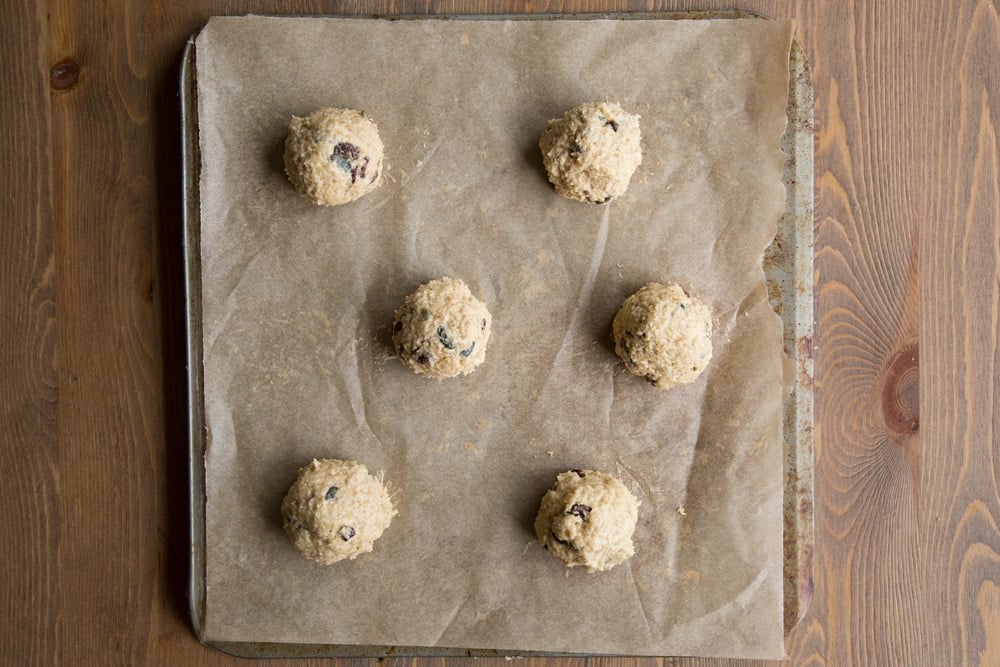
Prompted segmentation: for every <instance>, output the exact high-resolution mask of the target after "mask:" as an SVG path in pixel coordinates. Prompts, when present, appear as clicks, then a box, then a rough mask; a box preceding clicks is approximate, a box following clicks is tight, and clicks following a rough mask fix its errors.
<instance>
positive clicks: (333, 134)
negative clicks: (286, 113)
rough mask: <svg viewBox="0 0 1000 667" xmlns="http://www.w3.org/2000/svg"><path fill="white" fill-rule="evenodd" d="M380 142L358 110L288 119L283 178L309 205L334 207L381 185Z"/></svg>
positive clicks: (363, 115) (342, 110) (371, 124)
mask: <svg viewBox="0 0 1000 667" xmlns="http://www.w3.org/2000/svg"><path fill="white" fill-rule="evenodd" d="M382 150H383V149H382V140H381V139H380V138H379V136H378V127H376V126H375V123H374V122H373V121H372V120H371V119H370V118H368V116H366V115H365V114H364V112H362V111H354V110H353V109H320V110H318V111H314V112H312V113H311V114H309V115H308V116H306V117H305V118H299V117H297V116H293V117H292V122H291V123H290V124H289V127H288V138H287V139H286V140H285V173H286V174H287V175H288V180H290V181H291V182H292V185H294V186H295V189H296V190H298V191H299V193H300V194H302V195H305V196H306V197H308V198H309V199H310V200H312V202H313V203H315V204H323V205H326V206H337V205H338V204H346V203H348V202H351V201H354V200H355V199H358V198H359V197H362V196H364V195H366V194H368V193H369V192H371V191H372V190H374V189H375V188H376V187H378V185H379V183H381V180H380V177H381V175H382Z"/></svg>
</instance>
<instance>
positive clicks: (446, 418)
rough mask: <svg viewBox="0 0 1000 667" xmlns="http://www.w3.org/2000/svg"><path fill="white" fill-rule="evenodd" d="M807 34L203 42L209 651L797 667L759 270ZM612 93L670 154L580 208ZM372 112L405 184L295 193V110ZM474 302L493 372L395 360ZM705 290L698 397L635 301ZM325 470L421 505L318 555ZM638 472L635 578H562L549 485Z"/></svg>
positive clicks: (255, 36) (437, 26)
mask: <svg viewBox="0 0 1000 667" xmlns="http://www.w3.org/2000/svg"><path fill="white" fill-rule="evenodd" d="M790 33H791V24H790V23H789V22H782V21H764V20H700V21H661V20H567V21H553V20H537V21H503V20H482V21H472V20H448V21H444V20H419V21H418V20H403V21H385V20H359V19H316V18H307V19H279V18H222V19H212V20H211V21H210V22H209V24H208V26H207V27H206V28H205V29H204V30H203V32H202V33H201V34H200V36H199V37H198V40H197V45H196V63H197V78H198V105H199V107H198V108H199V119H200V120H199V122H200V137H201V150H202V171H201V215H202V219H201V224H202V227H201V261H202V289H203V294H202V298H203V306H204V311H203V321H204V379H205V410H206V418H207V430H208V436H209V437H208V446H207V455H206V457H205V465H206V478H207V603H206V604H207V606H206V619H205V624H204V633H205V637H206V638H207V639H209V640H232V641H255V642H295V643H329V644H363V645H364V644H372V645H397V646H441V647H462V648H497V649H502V650H505V651H511V652H517V651H529V650H538V651H567V652H582V653H620V654H638V655H643V654H656V655H670V654H678V655H713V656H744V657H780V656H782V655H783V652H784V649H783V640H782V488H783V485H782V470H783V468H782V438H781V401H782V363H781V355H782V339H781V325H780V322H779V320H778V318H777V317H776V316H775V314H774V313H773V312H771V309H770V308H769V306H768V300H767V294H766V291H765V287H764V284H763V279H762V272H761V255H762V250H763V249H764V247H765V246H767V245H768V243H769V241H770V240H771V238H772V236H773V234H774V232H775V229H776V222H777V220H778V218H779V216H780V215H781V212H782V210H783V208H784V199H785V190H784V187H783V185H782V181H781V174H782V165H783V161H784V156H783V155H782V153H781V152H780V151H779V148H778V144H779V138H780V136H781V134H782V131H783V129H784V126H785V105H786V99H787V81H788V73H787V63H788V52H789V43H790ZM601 99H607V100H611V101H616V102H619V103H620V104H621V105H622V106H624V107H625V108H626V109H628V110H630V111H632V112H637V113H639V114H641V116H642V120H641V127H642V143H643V162H642V165H641V166H640V167H639V169H638V171H637V172H636V174H635V176H634V177H633V179H632V183H631V185H630V187H629V189H628V192H627V193H626V194H625V196H624V197H623V198H622V199H620V200H616V201H614V202H612V203H611V204H608V205H606V206H600V205H591V204H583V203H579V202H575V201H569V200H564V199H561V198H559V197H558V196H556V194H555V193H554V191H553V189H552V187H551V186H550V185H549V184H548V183H547V181H546V178H545V175H544V171H543V168H542V165H541V159H540V156H539V151H538V148H537V142H538V138H539V135H540V133H541V131H542V128H543V127H544V125H545V121H546V120H547V119H549V118H555V117H557V116H560V115H562V113H563V112H564V111H565V110H566V109H568V108H570V107H572V106H574V105H576V104H580V103H582V102H588V101H592V100H601ZM323 106H341V107H352V108H356V109H363V110H364V111H366V112H367V113H368V114H369V115H370V116H371V117H372V118H373V119H375V120H376V121H377V123H378V126H379V130H380V132H381V135H382V139H383V141H384V142H385V146H386V156H387V158H386V159H387V163H388V170H387V172H386V174H385V182H384V183H383V185H382V186H381V187H380V188H379V189H378V190H377V191H375V192H374V193H372V194H371V195H370V196H369V197H367V198H366V199H364V200H361V201H357V202H354V203H352V204H348V205H346V206H340V207H336V208H326V207H319V206H316V205H314V204H312V203H310V202H309V201H307V200H306V199H304V198H303V197H301V196H299V195H298V194H296V193H295V192H294V191H293V189H292V187H291V186H290V185H289V183H288V181H287V179H286V178H285V175H284V174H283V173H282V160H281V156H282V145H283V141H284V138H285V133H286V130H287V126H288V121H289V119H290V118H291V116H292V115H293V114H297V115H304V114H306V113H308V112H310V111H312V110H314V109H316V108H318V107H323ZM440 276H453V277H457V278H462V279H463V280H465V281H466V282H467V283H468V284H469V285H470V287H471V288H472V291H473V293H474V294H476V295H477V296H478V297H480V298H481V299H483V300H484V301H485V302H486V304H487V305H488V307H489V308H490V310H491V312H492V313H493V318H494V319H493V322H494V324H493V335H492V337H491V339H490V342H489V351H488V353H487V360H486V363H485V364H484V365H483V366H481V367H480V368H479V370H477V371H476V372H475V373H474V374H473V375H471V376H468V377H464V378H460V379H451V380H446V381H443V382H437V381H434V380H428V379H424V378H420V377H417V376H416V375H414V374H413V373H411V372H410V371H408V370H406V369H405V368H404V367H403V366H402V365H401V364H400V363H399V362H398V361H396V360H395V359H394V358H393V351H392V349H391V346H390V333H391V332H390V327H391V325H392V320H393V310H394V309H395V308H396V306H397V305H398V304H399V303H400V302H401V301H402V299H403V297H404V296H405V295H406V294H407V293H409V292H410V291H412V290H413V289H414V288H415V287H416V286H417V285H419V284H420V283H422V282H425V281H427V280H429V279H433V278H437V277H440ZM668 280H672V281H677V282H679V283H681V284H682V285H684V286H686V287H687V288H688V289H689V290H690V291H691V292H692V293H694V294H696V295H698V296H700V297H701V298H702V299H704V300H705V301H706V302H707V303H708V304H710V306H711V307H712V309H713V312H714V314H715V317H716V323H717V331H716V334H715V336H714V344H715V358H714V360H713V361H712V363H711V365H710V367H709V368H708V370H707V371H706V373H705V374H704V375H703V376H702V378H700V379H699V380H698V381H697V382H695V383H694V384H691V385H688V386H684V387H679V388H676V389H671V390H667V391H663V390H658V389H656V388H654V387H652V386H651V385H649V384H648V383H646V382H645V381H643V380H641V379H639V378H636V377H633V376H631V375H629V374H628V373H627V372H626V371H625V369H624V368H623V366H622V364H621V363H620V362H619V361H618V359H617V357H616V356H615V354H614V351H613V344H612V341H611V321H612V318H613V317H614V314H615V312H616V310H617V309H618V307H619V306H620V304H621V303H622V301H623V300H624V299H625V297H627V296H628V295H629V294H630V293H632V292H633V291H634V290H636V289H637V288H639V287H640V286H642V285H643V284H645V283H647V282H649V281H668ZM313 457H337V458H345V459H357V460H359V461H362V462H364V463H366V464H367V465H368V466H369V468H370V469H372V470H375V471H384V473H385V479H386V480H387V481H388V482H389V483H390V484H391V487H392V489H393V490H394V493H395V496H394V497H395V502H396V505H397V507H398V509H399V515H398V516H397V517H396V518H395V519H394V520H393V522H392V525H391V526H390V528H389V530H388V531H387V532H386V533H385V534H384V535H383V536H382V538H381V539H380V540H379V541H378V542H377V543H376V545H375V551H374V552H373V553H371V554H367V555H365V556H362V557H359V558H358V559H357V560H355V561H351V562H342V563H337V564H335V565H333V566H330V567H324V566H321V565H317V564H314V563H311V562H308V561H306V560H305V559H303V558H302V557H301V556H299V555H298V553H296V552H295V550H294V549H293V548H292V547H291V545H290V543H289V541H288V540H287V539H286V537H285V535H284V533H283V532H282V529H281V518H280V512H279V508H280V505H281V499H282V497H283V496H284V493H285V491H286V489H287V488H288V486H289V485H290V484H291V483H292V481H293V480H294V479H295V475H296V470H297V469H298V468H299V467H300V466H302V465H305V464H307V463H308V462H309V461H310V460H311V459H312V458H313ZM569 468H594V469H600V470H604V471H609V472H613V473H615V474H617V475H618V476H619V477H620V478H621V479H622V480H623V481H624V482H625V483H626V484H627V485H628V486H629V487H631V488H632V489H633V490H634V491H635V493H636V494H637V495H638V497H639V499H640V501H641V503H642V505H641V507H640V516H639V525H638V527H637V529H636V532H635V537H634V539H635V545H636V555H635V556H634V557H633V558H632V559H631V560H629V561H628V562H627V563H625V564H623V565H620V566H619V567H617V568H615V569H613V570H611V571H609V572H604V573H596V574H590V573H587V572H586V571H584V570H583V569H582V568H574V569H572V570H568V571H567V570H565V568H564V567H563V565H562V563H561V562H560V561H558V560H557V559H556V558H554V557H552V556H551V555H549V554H548V553H547V552H546V551H545V550H544V549H543V548H542V547H541V546H539V545H538V544H537V543H536V542H535V540H534V536H533V532H532V521H533V517H534V514H535V512H536V510H537V508H538V503H539V500H540V499H541V497H542V494H543V493H544V492H545V490H546V489H547V488H548V487H549V485H550V484H551V483H552V482H553V481H554V479H555V475H556V474H557V473H558V472H560V471H563V470H566V469H569Z"/></svg>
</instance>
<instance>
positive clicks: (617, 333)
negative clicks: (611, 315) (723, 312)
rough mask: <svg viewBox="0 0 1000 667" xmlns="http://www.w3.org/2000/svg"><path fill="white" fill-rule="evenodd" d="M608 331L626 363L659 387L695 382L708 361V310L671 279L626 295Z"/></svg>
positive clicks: (710, 350)
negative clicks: (671, 281) (626, 297)
mask: <svg viewBox="0 0 1000 667" xmlns="http://www.w3.org/2000/svg"><path fill="white" fill-rule="evenodd" d="M612 330H613V334H614V339H615V352H616V353H617V354H618V356H619V357H621V359H622V361H624V362H625V367H626V368H628V370H629V371H630V372H631V373H632V374H633V375H638V376H640V377H644V378H646V379H647V380H649V381H650V382H651V383H653V384H654V385H656V386H657V387H660V388H663V389H667V388H670V387H673V386H675V385H679V384H686V383H688V382H694V380H695V379H696V378H697V377H698V376H699V375H701V372H702V371H704V370H705V367H706V366H708V362H709V361H711V360H712V313H711V311H710V310H709V308H708V306H707V305H705V303H704V302H702V301H701V300H700V299H697V298H695V297H693V296H690V295H689V294H688V293H687V292H685V291H684V289H683V288H681V286H680V285H677V284H675V283H667V284H666V285H660V284H657V283H650V284H648V285H646V286H645V287H643V288H642V289H640V290H639V291H638V292H636V293H635V294H633V295H632V296H630V297H629V298H628V299H626V300H625V303H624V304H623V305H622V307H621V310H619V311H618V314H617V315H615V320H614V323H613V325H612Z"/></svg>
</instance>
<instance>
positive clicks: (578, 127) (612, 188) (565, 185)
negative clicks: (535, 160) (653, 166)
mask: <svg viewBox="0 0 1000 667" xmlns="http://www.w3.org/2000/svg"><path fill="white" fill-rule="evenodd" d="M639 140H640V132H639V116H637V115H635V114H630V113H628V112H626V111H625V110H624V109H622V108H621V107H620V106H618V105H617V104H614V103H613V102H594V103H590V104H581V105H580V106H578V107H573V108H572V109H570V110H569V111H567V112H566V113H565V115H563V117H562V118H557V119H554V120H550V121H549V122H548V123H547V124H546V125H545V131H544V132H542V138H541V141H539V142H538V146H539V148H541V150H542V160H543V162H544V163H545V171H546V172H548V175H549V180H550V181H551V182H552V184H553V185H554V186H555V188H556V192H557V193H559V194H560V195H561V196H563V197H566V198H567V199H575V200H577V201H589V202H594V203H597V204H604V203H606V202H609V201H611V200H612V199H614V198H616V197H620V196H621V195H623V194H625V189H626V188H628V183H629V180H630V179H631V178H632V173H633V172H634V171H635V169H636V167H638V166H639V164H640V163H641V162H642V149H641V148H640V147H639Z"/></svg>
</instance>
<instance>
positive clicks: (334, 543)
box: [281, 459, 396, 565]
mask: <svg viewBox="0 0 1000 667" xmlns="http://www.w3.org/2000/svg"><path fill="white" fill-rule="evenodd" d="M395 514H396V510H394V509H393V507H392V501H391V500H390V499H389V493H388V491H386V488H385V486H384V485H383V484H382V483H381V482H379V481H378V480H377V479H375V477H373V476H372V475H370V474H369V473H368V468H366V467H365V466H364V465H363V464H361V463H357V462H356V461H341V460H339V459H314V460H313V462H312V463H310V464H309V465H307V466H305V467H304V468H300V469H299V477H298V479H296V480H295V483H294V484H292V486H291V488H290V489H288V494H287V495H286V496H285V500H284V501H283V502H282V503H281V516H282V519H283V524H284V527H285V532H286V533H287V534H288V537H289V539H291V540H292V544H294V545H295V548H296V549H298V550H299V552H301V553H302V555H303V556H305V557H306V558H308V559H309V560H314V561H316V562H318V563H323V564H324V565H330V564H331V563H336V562H337V561H339V560H344V559H345V558H350V559H352V560H353V559H354V558H356V557H357V556H358V555H360V554H363V553H367V552H369V551H371V550H372V545H373V544H374V543H375V540H377V539H378V538H379V537H380V536H381V535H382V533H383V532H384V531H385V529H386V528H388V527H389V523H390V522H391V521H392V517H393V516H394V515H395Z"/></svg>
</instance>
